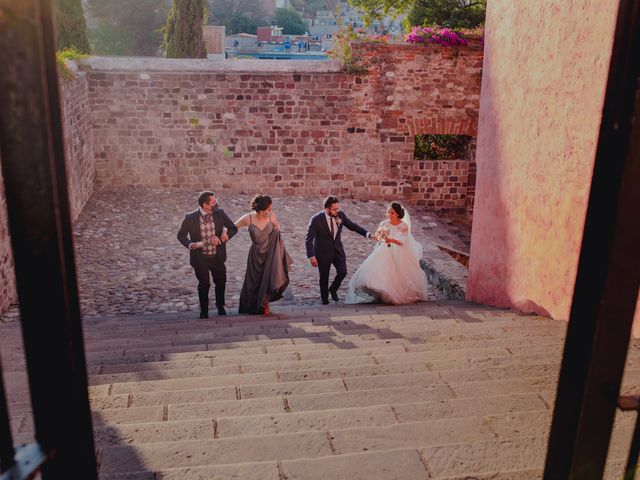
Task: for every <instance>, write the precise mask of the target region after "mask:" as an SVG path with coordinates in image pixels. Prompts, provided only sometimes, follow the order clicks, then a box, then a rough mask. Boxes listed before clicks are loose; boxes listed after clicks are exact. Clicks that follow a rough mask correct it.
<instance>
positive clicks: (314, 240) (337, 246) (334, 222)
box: [305, 196, 372, 305]
mask: <svg viewBox="0 0 640 480" xmlns="http://www.w3.org/2000/svg"><path fill="white" fill-rule="evenodd" d="M343 226H345V227H347V228H348V229H349V230H351V231H352V232H356V233H359V234H360V235H362V236H363V237H366V238H372V236H371V234H370V233H369V232H367V231H366V230H365V229H364V228H362V227H361V226H360V225H357V224H355V223H353V222H352V221H351V220H349V219H348V218H347V216H346V215H345V214H344V212H341V211H340V203H339V202H338V199H337V198H336V197H332V196H329V197H327V198H326V199H325V200H324V211H322V212H320V213H318V214H316V215H314V216H313V217H311V220H310V221H309V227H308V228H307V235H306V237H305V243H306V246H307V258H309V261H310V262H311V265H313V266H314V267H317V268H318V272H319V273H320V297H321V298H322V304H323V305H327V304H328V303H329V294H331V298H333V300H335V301H336V302H337V301H338V300H340V299H339V298H338V293H337V292H338V288H340V283H342V280H344V277H346V276H347V257H346V255H345V253H344V247H343V246H342V240H341V238H340V235H341V234H342V227H343ZM331 265H333V266H334V267H335V268H336V276H335V278H334V279H333V282H331V286H329V271H330V270H331Z"/></svg>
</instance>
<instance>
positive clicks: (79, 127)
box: [60, 72, 96, 220]
mask: <svg viewBox="0 0 640 480" xmlns="http://www.w3.org/2000/svg"><path fill="white" fill-rule="evenodd" d="M60 86H61V91H60V94H61V101H62V107H63V112H64V133H65V135H64V136H65V146H66V160H67V181H68V183H69V205H70V208H71V217H72V219H73V220H75V219H76V218H78V215H80V212H81V211H82V209H83V208H84V206H85V205H86V203H87V201H88V200H89V198H90V197H91V194H92V193H93V187H94V185H95V178H96V168H95V161H94V157H93V132H92V128H91V114H90V111H89V86H88V83H87V78H86V74H85V73H83V72H80V73H78V75H77V76H76V77H75V78H74V79H72V80H66V81H62V82H61V85H60Z"/></svg>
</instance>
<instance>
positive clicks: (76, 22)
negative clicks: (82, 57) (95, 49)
mask: <svg viewBox="0 0 640 480" xmlns="http://www.w3.org/2000/svg"><path fill="white" fill-rule="evenodd" d="M55 15H56V30H57V31H58V49H59V50H65V49H67V48H74V49H75V50H76V51H78V52H81V53H89V39H88V38H87V24H86V22H85V19H84V10H83V9H82V2H81V0H55Z"/></svg>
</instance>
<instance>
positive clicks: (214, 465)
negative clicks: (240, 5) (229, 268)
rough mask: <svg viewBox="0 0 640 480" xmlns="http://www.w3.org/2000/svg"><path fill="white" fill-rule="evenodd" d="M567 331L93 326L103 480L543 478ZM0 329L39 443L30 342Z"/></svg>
mask: <svg viewBox="0 0 640 480" xmlns="http://www.w3.org/2000/svg"><path fill="white" fill-rule="evenodd" d="M565 329H566V325H565V324H564V323H562V322H557V321H553V320H549V319H545V318H542V317H537V316H531V315H518V314H514V313H513V312H509V311H503V310H497V309H492V308H489V307H483V306H478V305H473V304H469V303H464V302H451V301H449V302H441V303H426V304H420V305H413V306H398V307H391V306H373V305H365V306H359V307H353V306H344V305H333V306H331V307H319V306H317V307H306V308H303V307H277V306H276V307H274V308H273V315H272V316H271V317H269V318H265V317H260V316H237V315H230V316H227V317H213V318H210V319H208V320H195V319H193V313H191V314H186V313H181V314H172V315H170V314H163V315H153V316H150V315H149V316H129V317H102V318H92V319H87V320H85V341H86V351H87V360H88V368H89V383H90V392H89V393H90V399H91V405H92V409H93V418H94V428H95V438H96V446H97V451H98V461H99V465H100V478H101V480H116V479H120V480H151V479H163V480H195V479H201V480H211V479H252V480H253V479H255V480H266V479H274V480H279V479H289V480H293V479H310V480H315V479H349V480H354V479H367V480H369V479H399V480H409V479H428V478H437V479H464V478H477V479H489V478H491V479H496V478H497V479H503V480H506V479H513V480H515V479H535V478H541V474H542V468H543V466H544V458H545V454H546V442H547V435H548V432H549V427H550V422H551V415H552V406H553V402H554V398H555V391H554V389H555V384H556V381H557V375H558V369H559V365H560V360H561V354H562V346H563V340H564V334H565ZM0 333H1V336H2V340H1V341H0V347H1V348H2V350H1V351H2V355H3V365H4V369H5V372H4V376H5V383H6V384H7V389H8V390H9V397H10V401H11V407H10V408H11V416H12V422H13V425H14V432H15V435H16V439H17V440H18V441H25V442H26V441H31V438H32V435H33V432H32V422H31V418H30V414H29V407H28V402H27V401H26V399H27V397H26V393H25V392H26V391H27V390H26V379H25V378H24V377H25V375H24V367H23V359H22V358H21V352H20V343H21V342H20V341H19V329H18V328H17V324H10V325H3V326H0ZM639 351H640V350H639V349H638V346H637V345H635V344H634V345H633V346H632V348H631V349H630V354H629V359H628V367H627V372H626V376H625V388H626V389H627V391H632V390H633V388H634V387H636V386H637V385H640V370H638V365H639V363H640V361H639V360H640V354H639V353H638V352H639ZM634 421H635V417H634V416H633V415H632V414H631V415H630V414H625V415H622V414H619V416H618V418H617V420H616V427H615V430H614V436H613V440H612V445H611V449H610V462H609V465H608V469H607V475H606V478H621V477H622V474H621V470H622V467H623V465H624V460H625V458H626V452H627V451H628V448H629V445H630V439H631V434H632V430H633V422H634Z"/></svg>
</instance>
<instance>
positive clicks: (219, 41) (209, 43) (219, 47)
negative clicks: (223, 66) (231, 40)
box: [202, 25, 226, 58]
mask: <svg viewBox="0 0 640 480" xmlns="http://www.w3.org/2000/svg"><path fill="white" fill-rule="evenodd" d="M225 33H226V29H225V27H224V26H223V25H205V26H203V27H202V35H203V37H204V45H205V48H206V50H207V58H224V50H225Z"/></svg>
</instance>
